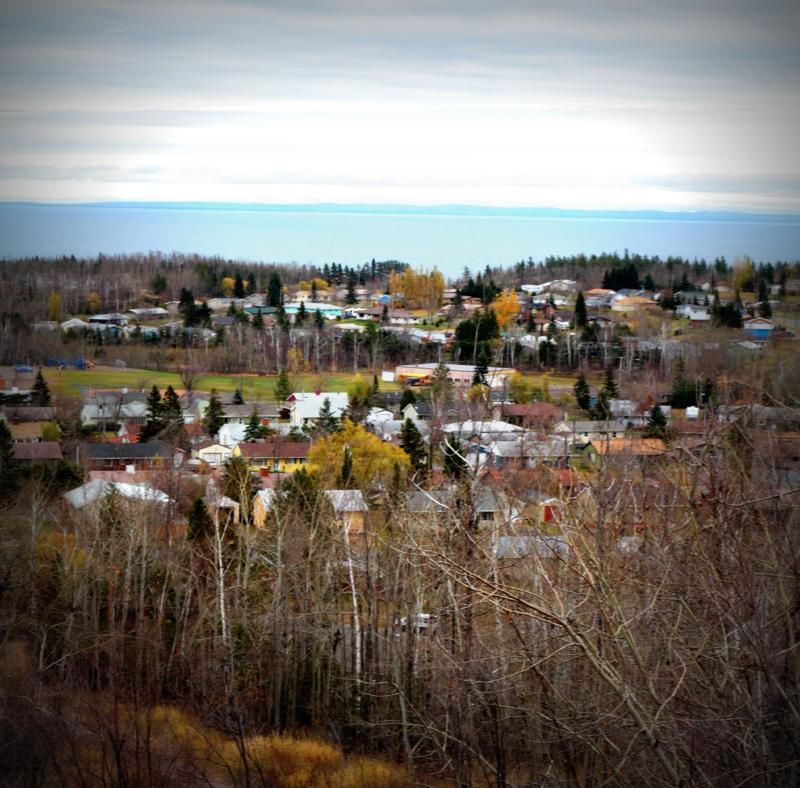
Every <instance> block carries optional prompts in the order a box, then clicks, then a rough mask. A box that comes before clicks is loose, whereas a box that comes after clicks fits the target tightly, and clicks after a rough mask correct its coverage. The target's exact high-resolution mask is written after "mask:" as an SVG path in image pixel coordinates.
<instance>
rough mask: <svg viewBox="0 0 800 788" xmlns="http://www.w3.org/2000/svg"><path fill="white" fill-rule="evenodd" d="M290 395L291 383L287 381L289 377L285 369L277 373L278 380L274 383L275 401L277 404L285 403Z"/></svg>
mask: <svg viewBox="0 0 800 788" xmlns="http://www.w3.org/2000/svg"><path fill="white" fill-rule="evenodd" d="M291 393H292V382H291V380H289V375H288V373H287V372H286V370H285V369H282V370H281V371H280V372H279V373H278V379H277V380H276V381H275V399H276V400H277V401H278V402H286V400H287V399H288V398H289V397H290V396H291Z"/></svg>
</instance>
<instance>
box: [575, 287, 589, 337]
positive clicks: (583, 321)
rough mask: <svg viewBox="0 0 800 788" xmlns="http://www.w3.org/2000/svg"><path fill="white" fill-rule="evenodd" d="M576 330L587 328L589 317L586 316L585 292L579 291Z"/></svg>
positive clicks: (576, 308) (576, 305)
mask: <svg viewBox="0 0 800 788" xmlns="http://www.w3.org/2000/svg"><path fill="white" fill-rule="evenodd" d="M574 322H575V328H586V325H587V323H588V322H589V317H588V315H587V314H586V299H585V298H584V297H583V290H579V291H578V295H577V296H576V298H575V317H574Z"/></svg>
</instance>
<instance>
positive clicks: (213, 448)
mask: <svg viewBox="0 0 800 788" xmlns="http://www.w3.org/2000/svg"><path fill="white" fill-rule="evenodd" d="M194 453H195V455H196V456H197V458H198V459H200V460H202V461H203V462H205V463H207V464H208V465H210V466H211V467H212V468H219V467H220V466H221V465H224V464H225V463H226V462H227V461H228V460H229V459H230V458H231V455H232V454H233V447H232V446H226V445H225V444H223V443H212V442H210V441H209V442H208V443H204V444H202V445H200V446H198V447H197V448H196V449H195V450H194Z"/></svg>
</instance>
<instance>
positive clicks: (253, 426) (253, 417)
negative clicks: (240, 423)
mask: <svg viewBox="0 0 800 788" xmlns="http://www.w3.org/2000/svg"><path fill="white" fill-rule="evenodd" d="M263 436H264V425H263V424H262V423H261V419H260V418H259V417H258V411H257V410H256V406H255V405H253V410H252V412H251V413H250V418H249V419H248V420H247V429H245V431H244V439H245V442H246V443H255V441H257V440H259V438H262V437H263Z"/></svg>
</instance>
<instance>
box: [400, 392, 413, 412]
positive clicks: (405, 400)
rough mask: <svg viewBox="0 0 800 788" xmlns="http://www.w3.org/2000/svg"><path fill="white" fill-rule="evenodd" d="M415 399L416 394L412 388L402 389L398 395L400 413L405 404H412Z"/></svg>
mask: <svg viewBox="0 0 800 788" xmlns="http://www.w3.org/2000/svg"><path fill="white" fill-rule="evenodd" d="M416 401H417V395H416V394H415V393H414V390H413V389H409V388H406V389H403V393H402V394H401V395H400V412H401V413H402V412H403V411H404V410H405V408H406V406H407V405H413V404H414V403H415V402H416Z"/></svg>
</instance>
